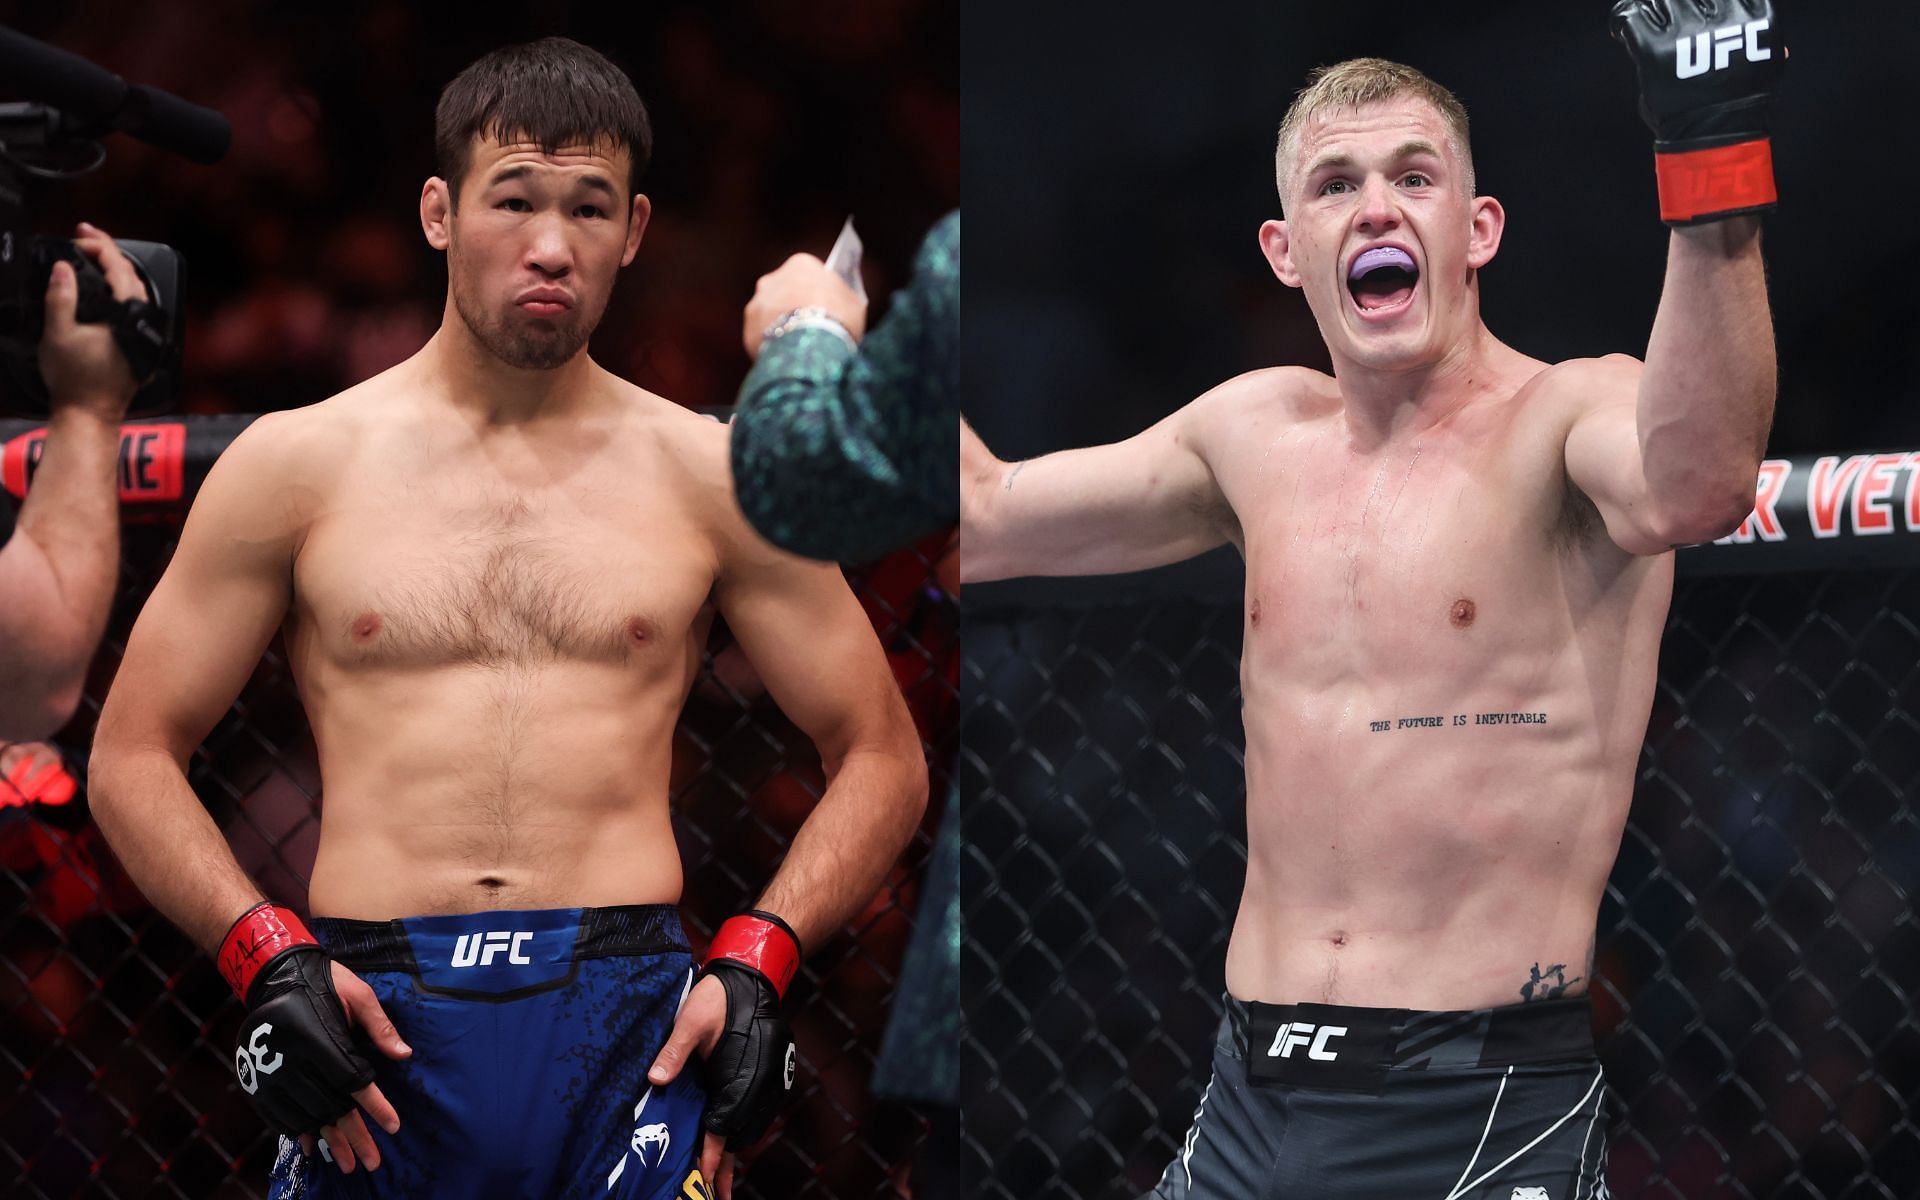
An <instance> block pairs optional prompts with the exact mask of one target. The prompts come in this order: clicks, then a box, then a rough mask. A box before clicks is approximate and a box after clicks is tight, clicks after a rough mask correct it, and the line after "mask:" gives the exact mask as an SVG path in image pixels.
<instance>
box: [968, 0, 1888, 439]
mask: <svg viewBox="0 0 1920 1200" xmlns="http://www.w3.org/2000/svg"><path fill="white" fill-rule="evenodd" d="M1779 7H1781V8H1782V9H1784V15H1783V16H1781V17H1780V18H1779V19H1778V21H1777V27H1778V28H1779V29H1780V30H1781V33H1782V35H1783V36H1784V37H1785V39H1786V41H1787V42H1788V44H1789V45H1790V47H1791V49H1792V56H1791V59H1790V62H1789V65H1788V69H1787V71H1786V74H1785V78H1784V81H1783V82H1782V84H1781V88H1780V92H1779V96H1778V100H1777V103H1776V104H1775V106H1774V143H1773V144H1774V159H1775V171H1776V175H1777V177H1778V180H1779V185H1780V197H1781V200H1780V207H1779V209H1778V210H1777V211H1776V212H1775V213H1774V214H1772V215H1771V216H1770V217H1768V218H1767V227H1766V235H1765V238H1766V242H1765V245H1766V256H1767V261H1768V268H1769V275H1770V279H1771V284H1772V286H1771V292H1772V298H1773V303H1774V307H1775V330H1776V335H1777V338H1778V344H1779V352H1780V373H1781V387H1780V399H1779V410H1778V416H1777V417H1776V420H1775V425H1774V434H1773V439H1772V442H1771V444H1770V445H1771V451H1772V452H1773V453H1774V454H1784V453H1792V452H1803V451H1839V450H1846V449H1854V448H1861V447H1869V446H1872V447H1879V446H1883V445H1884V446H1896V447H1897V446H1904V445H1906V444H1908V443H1911V442H1914V441H1916V440H1920V404H1916V403H1915V391H1914V386H1913V383H1912V380H1913V377H1914V371H1915V367H1916V365H1917V362H1920V339H1916V337H1915V328H1916V321H1920V311H1917V310H1916V308H1915V306H1914V305H1913V304H1912V303H1911V302H1910V301H1908V300H1907V299H1906V298H1905V296H1906V283H1907V281H1908V280H1909V279H1910V278H1911V277H1912V275H1913V273H1914V272H1915V270H1916V269H1920V226H1917V225H1916V222H1915V221H1914V220H1913V218H1912V216H1911V215H1910V213H1909V212H1908V211H1907V210H1908V208H1909V207H1910V199H1911V197H1913V196H1915V195H1916V194H1920V130H1916V129H1915V128H1914V126H1913V124H1912V121H1911V120H1910V118H1909V116H1908V114H1909V112H1910V109H1911V104H1912V94H1911V84H1910V82H1909V80H1910V68H1911V64H1912V61H1913V56H1914V54H1915V52H1916V50H1920V15H1917V14H1916V13H1915V11H1914V9H1913V7H1912V6H1911V5H1909V4H1905V3H1898V2H1895V0H1862V2H1858V3H1849V4H1843V5H1834V4H1811V3H1804V2H1803V3H1799V4H1789V3H1783V4H1781V5H1780V6H1779ZM967 22H968V23H967V29H968V38H967V57H966V88H965V91H964V95H963V98H962V127H963V130H964V138H963V142H962V151H961V154H962V164H963V170H964V178H965V180H966V193H967V208H968V210H969V212H970V215H971V217H972V220H971V222H970V224H971V226H972V227H973V229H974V230H975V231H976V232H975V234H974V236H973V237H972V238H971V239H970V240H969V244H968V250H967V256H968V262H967V266H968V283H967V322H968V324H967V330H968V333H967V347H968V354H969V359H968V364H967V365H968V369H969V375H968V384H969V396H968V400H967V403H966V411H967V415H968V418H969V419H970V420H971V421H972V422H973V423H974V425H975V427H976V428H977V429H978V430H979V431H980V433H981V435H982V436H983V437H984V438H985V439H986V441H987V444H988V445H989V446H991V447H993V448H994V450H995V452H996V453H998V454H1000V455H1001V457H1003V458H1018V457H1024V456H1027V455H1030V454H1035V453H1040V452H1043V451H1047V450H1056V449H1060V448H1062V447H1064V446H1069V445H1085V444H1089V443H1095V442H1104V441H1110V440H1113V439H1116V438H1119V437H1123V436H1126V435H1129V434H1132V433H1135V432H1137V431H1139V430H1140V429H1141V428H1144V427H1145V426H1146V425H1148V424H1150V423H1151V422H1152V421H1154V420H1155V419H1157V418H1159V417H1161V416H1163V415H1165V414H1166V413H1168V412H1171V411H1172V410H1173V409H1175V408H1177V407H1179V406H1180V405H1182V404H1184V403H1186V402H1187V401H1188V400H1190V399H1192V398H1193V397H1194V396H1196V395H1198V394H1200V393H1201V392H1203V391H1205V390H1206V389H1208V388H1210V387H1212V386H1213V385H1214V384H1216V383H1218V382H1220V381H1221V380H1223V379H1226V378H1229V377H1231V376H1233V375H1237V374H1239V373H1241V372H1243V371H1248V370H1252V369H1254V368H1257V367H1265V366H1272V365H1276V364H1280V363H1302V364H1306V365H1311V366H1317V367H1320V368H1321V369H1325V368H1326V366H1327V360H1326V354H1325V350H1324V348H1323V347H1322V346H1321V343H1320V338H1319V333H1318V331H1317V330H1316V329H1315V328H1314V325H1313V320H1312V317H1311V315H1310V314H1309V313H1308V311H1307V307H1306V303H1305V301H1304V300H1303V299H1302V298H1301V294H1300V293H1299V292H1296V291H1292V290H1290V289H1288V288H1286V287H1284V286H1283V285H1281V284H1280V282H1279V281H1278V280H1276V279H1274V277H1273V275H1272V272H1271V271H1270V270H1269V268H1268V266H1267V264H1266V262H1265V260H1264V259H1263V258H1262V257H1261V256H1260V253H1259V247H1258V245H1257V243H1256V241H1255V236H1256V233H1257V231H1258V229H1259V226H1260V223H1261V222H1262V221H1264V220H1266V219H1268V218H1271V217H1277V216H1279V215H1280V211H1279V208H1280V206H1279V201H1278V200H1277V199H1276V197H1275V194H1274V183H1273V141H1274V134H1275V131H1276V129H1277V127H1278V126H1279V123H1280V117H1281V115H1282V114H1283V113H1284V112H1285V111H1286V107H1287V104H1288V103H1289V101H1291V99H1292V98H1293V95H1294V93H1295V92H1296V91H1297V90H1298V89H1299V88H1300V87H1301V86H1302V85H1303V84H1304V83H1305V81H1306V74H1307V72H1308V71H1309V70H1310V69H1311V68H1313V67H1315V66H1319V65H1324V64H1328V63H1333V62H1338V61H1341V60H1343V59H1346V58H1352V57H1356V56H1360V55H1379V56H1382V57H1386V58H1392V59H1397V60H1399V61H1402V62H1405V63H1408V64H1410V65H1412V66H1415V67H1418V68H1419V69H1421V70H1423V71H1425V72H1427V73H1428V74H1429V75H1431V76H1433V78H1434V79H1436V80H1437V81H1439V82H1440V83H1441V84H1443V85H1444V86H1446V87H1448V88H1451V89H1452V90H1453V91H1454V92H1455V93H1456V94H1457V95H1459V97H1460V98H1461V100H1462V101H1463V102H1464V103H1465V104H1466V106H1467V111H1468V114H1469V116H1470V118H1471V121H1472V141H1473V150H1474V163H1475V167H1476V170H1477V174H1478V185H1479V190H1480V191H1481V192H1482V193H1484V194H1487V195H1491V196H1495V197H1497V198H1499V199H1500V201H1501V202H1502V203H1503V204H1504V205H1505V206H1506V210H1507V228H1506V234H1505V238H1504V241H1503V244H1502V247H1501V250H1500V253H1499V256H1498V257H1497V258H1496V259H1495V260H1494V261H1493V262H1492V263H1491V264H1490V265H1489V266H1488V267H1487V268H1486V271H1485V275H1484V282H1483V286H1482V289H1481V300H1482V311H1483V314H1484V316H1485V319H1486V322H1487V325H1488V327H1489V328H1490V329H1492V331H1493V333H1494V335H1495V336H1497V337H1499V338H1501V339H1502V340H1504V341H1506V342H1508V343H1509V344H1511V345H1513V346H1514V347H1515V348H1517V349H1519V350H1520V351H1522V352H1523V353H1526V354H1530V355H1533V356H1534V357H1536V358H1540V359H1544V360H1546V361H1550V362H1551V361H1557V360H1560V359H1564V358H1572V357H1581V356H1588V355H1598V354H1605V353H1611V352H1615V351H1624V352H1627V353H1630V354H1634V355H1636V356H1639V355H1643V354H1644V353H1645V351H1646V340H1647V332H1648V330H1649V329H1650V328H1651V326H1652V322H1653V313H1654V307H1655V305H1656V303H1657V302H1658V300H1659V296H1660V281H1661V277H1662V273H1663V270H1664V266H1665V260H1666V242H1667V234H1666V229H1665V227H1664V226H1662V225H1661V223H1660V220H1659V217H1658V215H1657V214H1658V208H1657V205H1656V201H1655V196H1654V179H1653V158H1652V135H1651V134H1650V133H1649V131H1648V130H1647V128H1646V127H1645V126H1644V125H1643V124H1642V123H1641V121H1640V118H1639V116H1638V114H1637V110H1636V103H1637V99H1636V97H1637V93H1636V91H1635V87H1634V80H1633V70H1632V67H1631V65H1630V64H1629V62H1628V61H1627V58H1626V55H1625V54H1624V53H1623V52H1622V51H1621V50H1620V48H1619V47H1618V46H1617V45H1615V44H1614V43H1613V41H1612V40H1611V39H1610V38H1609V37H1608V36H1607V31H1606V30H1607V5H1606V4H1605V3H1604V2H1598V0H1595V2H1588V3H1580V4H1569V3H1564V2H1560V3H1552V4H1541V3H1511V2H1510V3H1498V2H1494V3H1477V4H1432V3H1426V4H1408V3H1399V4H1396V3H1378V4H1352V5H1347V4H1323V3H1269V4H1244V3H1243V4H1206V5H1191V6H1169V5H1162V4H1149V3H1142V2H1139V0H1119V2H1117V3H1113V4H1108V5H1103V6H1101V8H1100V10H1099V15H1098V19H1097V20H1096V19H1090V17H1089V14H1088V13H1087V12H1085V11H1083V10H1081V9H1079V8H1078V7H1076V6H1065V5H1029V4H1015V3H1009V2H1007V0H982V2H980V3H976V4H972V5H970V6H969V7H968V10H967Z"/></svg>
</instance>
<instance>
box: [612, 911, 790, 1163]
mask: <svg viewBox="0 0 1920 1200" xmlns="http://www.w3.org/2000/svg"><path fill="white" fill-rule="evenodd" d="M799 967H800V939H799V938H798V937H797V936H795V934H794V932H793V930H792V929H790V928H788V927H787V923H786V922H785V921H782V920H781V919H780V918H779V917H777V916H775V915H773V914H772V913H769V912H760V911H757V910H756V911H753V912H748V913H744V914H742V915H740V916H735V917H729V918H728V919H727V920H726V921H725V922H724V923H723V924H722V925H721V926H720V931H719V932H718V933H716V934H715V935H714V938H713V945H712V947H711V948H710V949H709V950H708V953H707V965H706V969H705V971H704V972H702V974H701V978H700V981H699V982H698V983H697V984H695V985H694V988H693V991H692V992H691V993H689V994H688V996H687V1000H686V1003H684V1004H682V1005H681V1006H680V1012H679V1015H678V1016H676V1017H675V1019H674V1024H673V1033H672V1034H671V1035H670V1036H669V1037H668V1038H667V1044H666V1045H665V1046H663V1047H661V1050H660V1054H659V1056H658V1057H657V1058H655V1059H654V1062H653V1066H652V1068H651V1069H650V1070H649V1071H648V1072H647V1078H648V1079H649V1080H651V1081H652V1082H653V1083H654V1084H656V1085H657V1084H664V1083H666V1082H667V1081H668V1080H671V1079H672V1078H673V1077H674V1076H675V1075H677V1074H679V1073H680V1069H681V1067H682V1066H683V1065H684V1064H685V1062H686V1059H687V1055H688V1053H689V1052H690V1051H691V1050H692V1049H694V1048H696V1047H697V1048H699V1049H700V1051H701V1053H702V1054H704V1055H705V1056H706V1060H707V1061H706V1088H707V1112H706V1116H705V1117H704V1118H702V1120H701V1125H702V1127H704V1128H705V1130H706V1131H707V1132H706V1137H705V1139H704V1146H703V1148H702V1150H701V1154H700V1170H701V1173H702V1174H703V1175H705V1176H706V1178H707V1179H708V1180H709V1181H710V1182H711V1183H712V1184H713V1186H714V1191H715V1194H716V1195H717V1196H718V1197H720V1200H728V1197H730V1196H731V1195H732V1192H733V1186H732V1185H733V1153H734V1152H736V1151H739V1150H743V1149H745V1148H746V1147H748V1146H751V1145H752V1144H753V1143H754V1142H756V1141H758V1140H759V1138H760V1135H761V1134H762V1133H765V1132H766V1129H767V1126H768V1125H769V1124H771V1123H772V1121H773V1118H774V1115H775V1113H777V1112H778V1111H779V1108H780V1105H781V1103H782V1102H783V1101H784V1100H785V1099H786V1096H787V1093H788V1091H789V1090H791V1089H792V1087H793V1072H794V1056H795V1051H794V1044H793V1036H792V1034H790V1033H789V1032H788V1031H787V1023H786V1020H785V1019H784V1018H782V1017H781V1015H780V1012H779V1004H780V998H781V997H782V996H783V995H785V994H786V990H787V985H788V984H789V983H791V982H793V976H794V973H795V972H796V971H798V970H799ZM714 984H718V985H719V987H718V988H715V987H714V986H713V985H714ZM723 1149H724V1150H725V1151H726V1153H725V1154H724V1155H723V1154H722V1150H723Z"/></svg>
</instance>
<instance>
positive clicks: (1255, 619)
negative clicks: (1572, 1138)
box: [1247, 596, 1260, 625]
mask: <svg viewBox="0 0 1920 1200" xmlns="http://www.w3.org/2000/svg"><path fill="white" fill-rule="evenodd" d="M1247 620H1248V621H1249V622H1250V623H1252V624H1254V625H1258V624H1259V623H1260V597H1258V596H1255V597H1254V598H1253V604H1252V606H1251V607H1249V608H1248V609H1247Z"/></svg>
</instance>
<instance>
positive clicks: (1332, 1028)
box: [1267, 1021, 1347, 1062]
mask: <svg viewBox="0 0 1920 1200" xmlns="http://www.w3.org/2000/svg"><path fill="white" fill-rule="evenodd" d="M1346 1032H1347V1027H1346V1026H1345V1025H1322V1026H1320V1027H1319V1028H1318V1029H1315V1028H1314V1027H1313V1026H1312V1025H1310V1024H1308V1023H1307V1022H1305V1021H1294V1022H1291V1023H1288V1024H1283V1025H1281V1026H1280V1028H1278V1029H1276V1030H1274V1033H1273V1045H1271V1046H1268V1047H1267V1057H1268V1058H1292V1057H1293V1052H1294V1050H1295V1049H1297V1048H1298V1047H1301V1046H1305V1047H1306V1048H1307V1057H1308V1058H1311V1059H1313V1060H1314V1061H1315V1062H1335V1061H1337V1060H1338V1059H1339V1057H1340V1052H1339V1051H1338V1050H1329V1049H1327V1043H1328V1042H1330V1041H1332V1040H1333V1039H1334V1038H1337V1037H1344V1036H1346Z"/></svg>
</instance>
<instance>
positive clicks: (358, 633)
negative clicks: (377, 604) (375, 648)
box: [353, 612, 380, 642]
mask: <svg viewBox="0 0 1920 1200" xmlns="http://www.w3.org/2000/svg"><path fill="white" fill-rule="evenodd" d="M379 632H380V614H379V613H371V612H366V613H361V614H360V615H359V616H357V617H355V618H354V619H353V640H354V641H356V642H370V641H372V640H373V638H374V635H375V634H377V633H379Z"/></svg>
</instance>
